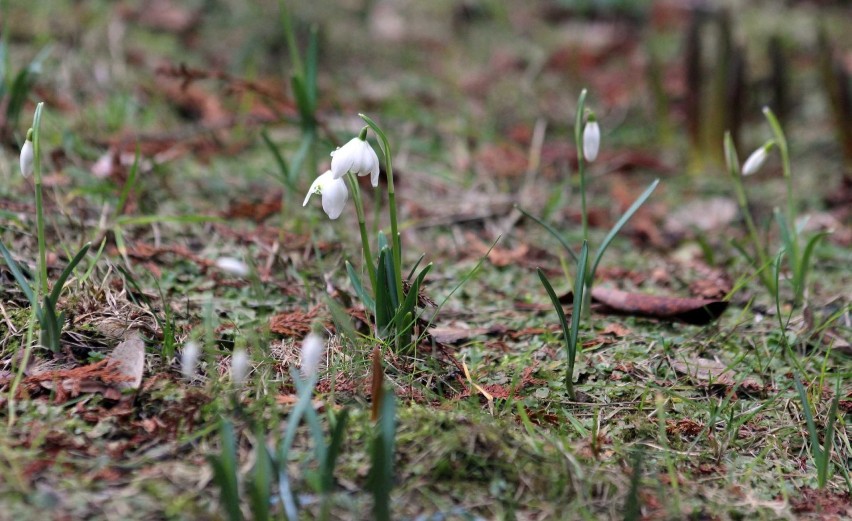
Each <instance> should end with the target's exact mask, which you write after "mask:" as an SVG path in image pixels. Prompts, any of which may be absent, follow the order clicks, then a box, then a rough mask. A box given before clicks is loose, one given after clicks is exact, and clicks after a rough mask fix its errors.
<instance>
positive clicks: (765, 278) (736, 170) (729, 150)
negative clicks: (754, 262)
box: [724, 132, 777, 295]
mask: <svg viewBox="0 0 852 521" xmlns="http://www.w3.org/2000/svg"><path fill="white" fill-rule="evenodd" d="M724 149H725V161H726V163H727V165H728V173H729V174H730V176H731V180H732V181H733V182H734V192H735V193H736V196H737V203H738V204H739V206H740V211H742V213H743V219H745V223H746V229H747V230H748V235H749V239H750V240H751V243H752V244H753V245H754V250H755V253H756V254H757V258H758V261H759V263H760V266H763V267H765V266H768V265H769V256H768V255H767V253H766V251H765V250H764V248H763V244H762V243H761V241H760V235H759V234H758V233H757V227H756V226H755V225H754V219H753V218H752V216H751V210H749V208H748V197H747V196H746V191H745V186H744V185H743V179H742V174H741V173H740V163H739V159H738V158H737V156H736V149H735V148H734V141H733V139H732V138H731V134H730V133H729V132H728V133H725V139H724ZM759 275H760V280H761V281H762V282H763V285H764V286H766V288H767V289H769V291H770V293H772V294H773V295H774V294H775V292H776V291H777V288H776V286H775V282H774V281H773V280H772V277H771V276H770V274H769V273H767V272H766V270H765V269H761V270H760V272H759Z"/></svg>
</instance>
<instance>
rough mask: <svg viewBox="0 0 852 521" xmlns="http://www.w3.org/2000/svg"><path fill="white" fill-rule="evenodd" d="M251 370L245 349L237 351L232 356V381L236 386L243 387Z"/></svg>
mask: <svg viewBox="0 0 852 521" xmlns="http://www.w3.org/2000/svg"><path fill="white" fill-rule="evenodd" d="M248 370H249V358H248V353H246V350H245V349H237V350H236V351H234V354H232V355H231V381H232V382H234V385H237V386H240V385H243V382H245V381H246V376H247V375H248Z"/></svg>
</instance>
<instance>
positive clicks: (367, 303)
mask: <svg viewBox="0 0 852 521" xmlns="http://www.w3.org/2000/svg"><path fill="white" fill-rule="evenodd" d="M346 272H347V273H348V274H349V281H350V282H351V283H352V287H353V288H354V289H355V294H356V295H358V298H359V299H360V300H361V303H362V304H364V307H365V308H367V311H369V312H370V313H372V314H375V313H376V301H375V300H373V297H371V296H370V294H369V293H367V291H366V290H365V289H364V285H363V284H361V278H360V277H358V274H357V273H355V268H354V267H353V266H352V263H350V262H349V261H346Z"/></svg>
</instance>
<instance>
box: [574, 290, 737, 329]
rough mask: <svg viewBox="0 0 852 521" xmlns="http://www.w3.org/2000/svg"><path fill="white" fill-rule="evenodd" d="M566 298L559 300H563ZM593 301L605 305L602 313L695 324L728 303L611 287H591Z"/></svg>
mask: <svg viewBox="0 0 852 521" xmlns="http://www.w3.org/2000/svg"><path fill="white" fill-rule="evenodd" d="M564 298H566V297H563V299H564ZM563 299H560V300H562V301H563V302H564V301H565V300H563ZM592 301H593V302H597V303H599V304H602V305H603V306H602V307H599V308H596V311H598V312H602V313H607V312H609V313H616V314H625V315H633V316H639V317H649V318H657V319H660V320H677V321H680V322H686V323H687V324H695V325H702V324H707V323H709V322H712V321H713V320H716V319H717V318H719V316H720V315H721V314H722V313H723V312H724V311H725V309H727V308H728V302H727V301H724V300H715V299H703V298H694V297H693V298H685V297H670V296H663V295H645V294H642V293H628V292H626V291H621V290H618V289H612V288H594V289H592Z"/></svg>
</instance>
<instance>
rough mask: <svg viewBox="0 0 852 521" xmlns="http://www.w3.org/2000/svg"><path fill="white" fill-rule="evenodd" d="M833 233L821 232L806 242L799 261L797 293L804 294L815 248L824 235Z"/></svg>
mask: <svg viewBox="0 0 852 521" xmlns="http://www.w3.org/2000/svg"><path fill="white" fill-rule="evenodd" d="M827 235H831V232H820V233H818V234H816V235H814V236H813V237H811V238H810V239H808V242H807V244H805V249H804V251H802V258H801V260H800V261H799V265H798V267H799V273H797V274H796V275H795V276H796V281H795V282H796V295H797V297H798V296H799V295H804V292H805V288H806V285H807V281H808V272H809V271H810V268H811V257H812V256H813V253H814V248H815V247H816V245H817V244H818V243H819V241H820V239H822V238H823V237H825V236H827ZM797 300H798V298H797Z"/></svg>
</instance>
